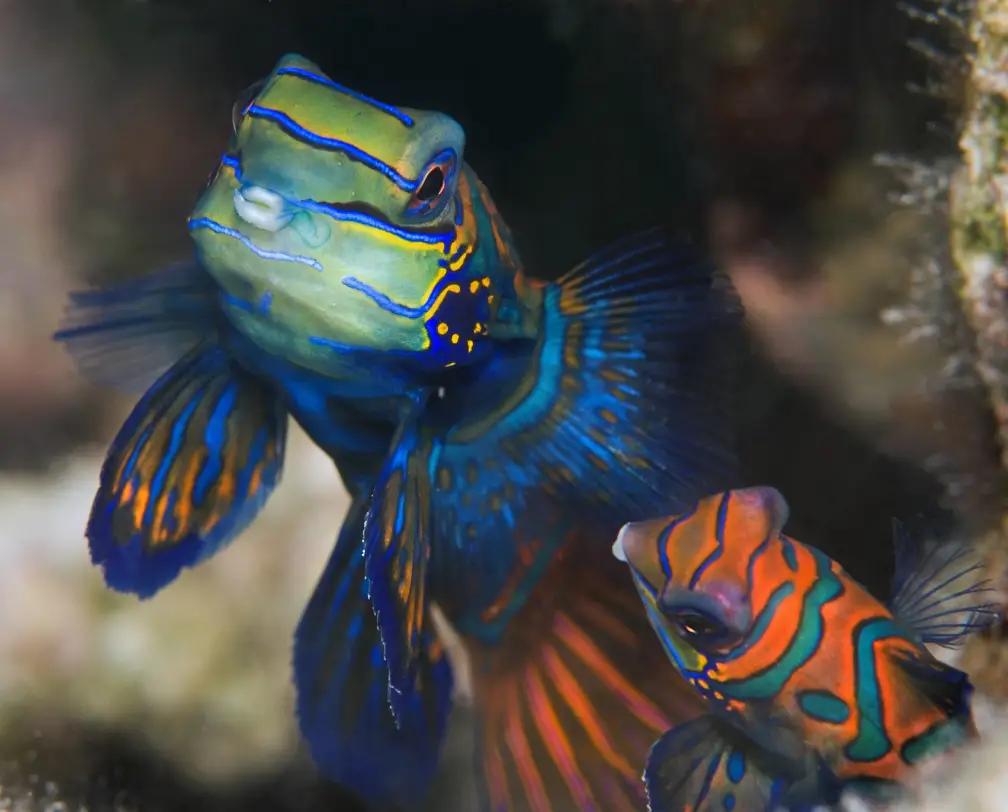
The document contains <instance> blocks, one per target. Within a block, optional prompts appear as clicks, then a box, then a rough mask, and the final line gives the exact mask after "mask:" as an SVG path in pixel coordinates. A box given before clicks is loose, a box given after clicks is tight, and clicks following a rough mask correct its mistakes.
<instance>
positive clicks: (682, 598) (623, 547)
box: [613, 487, 789, 651]
mask: <svg viewBox="0 0 1008 812" xmlns="http://www.w3.org/2000/svg"><path fill="white" fill-rule="evenodd" d="M788 514H789V509H788V505H787V502H786V501H785V499H784V497H783V496H782V495H781V493H780V492H779V491H778V490H776V489H775V488H771V487H754V488H746V489H741V490H736V491H727V492H724V493H720V494H715V495H713V496H709V497H706V498H704V499H701V500H700V501H699V502H698V503H697V505H696V506H695V507H694V508H693V509H692V510H691V511H688V512H686V513H683V514H681V515H678V516H669V517H665V518H662V519H652V520H649V521H643V522H633V523H630V524H627V525H625V526H624V527H623V529H622V530H621V531H620V534H619V537H618V538H617V540H616V543H615V545H614V546H613V552H614V554H615V555H616V557H617V558H619V559H621V560H623V561H626V562H627V563H628V564H629V565H630V567H631V570H632V571H633V572H634V575H635V578H636V580H638V582H639V584H640V585H641V586H642V587H643V588H644V589H645V590H646V591H647V592H649V593H650V594H651V595H652V596H653V600H654V603H655V607H656V608H657V609H659V610H660V612H661V614H662V616H663V618H664V621H665V622H666V623H667V624H668V625H669V626H671V628H672V629H673V630H674V631H675V632H676V633H677V636H678V637H680V638H681V639H682V640H683V641H685V642H687V643H689V644H690V645H691V646H695V647H696V648H698V649H700V650H706V651H713V650H715V649H720V648H723V647H727V646H731V645H733V644H734V643H735V642H737V641H738V640H739V639H741V638H742V637H743V636H744V635H745V634H746V632H747V631H748V630H749V627H750V625H751V623H752V605H751V597H750V594H749V593H750V589H751V588H752V577H753V574H752V563H753V562H754V560H755V558H756V556H757V555H758V553H759V551H760V549H761V548H765V547H766V545H767V543H768V540H769V539H772V538H776V537H777V535H779V533H780V531H781V529H782V527H783V526H784V524H785V522H786V521H787V518H788Z"/></svg>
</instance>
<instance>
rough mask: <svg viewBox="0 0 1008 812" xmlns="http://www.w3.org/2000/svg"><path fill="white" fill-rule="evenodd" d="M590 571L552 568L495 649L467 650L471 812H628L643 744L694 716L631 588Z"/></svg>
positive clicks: (640, 798)
mask: <svg viewBox="0 0 1008 812" xmlns="http://www.w3.org/2000/svg"><path fill="white" fill-rule="evenodd" d="M576 549H577V551H578V552H580V549H581V548H580V547H578V548H576ZM594 563H597V564H598V565H599V566H598V567H595V566H591V567H586V566H584V564H585V562H584V560H582V559H581V558H580V556H578V559H577V560H575V561H572V560H569V559H568V560H561V561H559V563H558V564H556V565H554V567H553V568H552V569H551V570H550V571H549V573H548V574H547V575H546V576H545V577H544V578H543V579H542V581H541V582H540V583H539V585H538V586H537V587H536V588H535V590H534V592H533V593H532V595H531V596H530V597H529V600H528V609H526V610H525V613H524V614H522V615H519V616H518V617H516V618H515V619H514V620H513V621H512V622H511V624H510V625H509V626H508V628H507V631H506V632H505V635H504V637H503V638H502V639H501V641H500V643H499V645H496V646H489V647H486V648H477V650H476V656H477V657H478V658H479V662H480V663H481V664H482V665H483V669H482V670H481V671H479V674H481V676H480V678H479V681H478V683H477V702H478V703H479V708H480V711H481V716H480V718H481V723H480V727H479V742H480V747H479V748H478V750H477V755H476V774H477V786H478V788H479V793H480V807H479V808H480V810H481V812H504V811H505V810H506V812H575V810H576V811H577V812H582V810H583V811H584V812H636V810H638V809H640V808H641V807H642V806H643V803H644V787H643V784H642V782H641V780H640V775H641V765H642V764H643V763H644V759H645V757H646V755H647V752H648V749H649V748H650V746H651V743H652V742H653V741H654V739H655V738H656V737H657V736H658V735H660V734H661V732H662V731H664V730H665V729H666V728H667V727H669V726H670V725H671V724H672V721H673V720H674V719H676V718H680V717H687V716H689V715H690V714H695V713H696V712H697V710H698V705H697V703H696V700H695V698H694V697H693V695H692V694H691V693H690V691H689V688H688V686H686V684H685V683H684V682H682V681H681V679H680V678H679V677H678V675H677V674H676V672H675V671H674V669H673V668H672V667H671V666H670V665H669V664H668V663H667V661H666V660H665V658H664V656H663V655H662V653H661V652H660V651H658V650H656V649H655V648H654V647H653V646H650V645H648V641H647V637H646V632H647V620H646V618H645V617H644V612H643V608H642V607H641V606H640V603H639V602H636V601H635V600H634V598H635V596H634V595H633V591H632V585H630V586H629V588H627V589H624V588H623V586H621V581H619V580H613V579H611V578H608V577H606V575H610V576H611V575H613V573H612V572H608V573H606V572H604V571H605V570H610V569H611V568H610V567H609V566H608V565H607V563H606V562H604V561H601V560H599V561H597V562H594ZM600 570H601V571H603V572H600ZM624 593H625V594H624ZM612 618H615V622H612Z"/></svg>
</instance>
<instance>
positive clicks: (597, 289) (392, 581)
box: [56, 56, 741, 812]
mask: <svg viewBox="0 0 1008 812" xmlns="http://www.w3.org/2000/svg"><path fill="white" fill-rule="evenodd" d="M234 122H235V128H234V134H233V136H232V138H231V140H230V143H229V145H228V149H227V152H226V154H225V155H224V158H223V159H222V161H221V162H220V165H219V166H218V167H217V169H216V170H215V172H214V173H213V175H212V176H211V178H210V180H209V182H208V184H207V187H206V189H205V190H204V191H203V193H202V195H201V196H200V198H199V200H198V202H197V203H196V205H195V208H194V210H193V212H192V214H191V216H190V218H189V232H190V234H191V236H192V239H193V242H194V246H195V259H194V260H193V261H191V262H188V263H184V264H182V265H179V266H174V267H171V268H167V269H165V270H163V271H159V272H157V273H154V274H150V275H148V276H146V277H141V278H140V279H137V280H134V281H130V282H123V283H119V284H116V285H112V286H109V287H106V288H99V289H94V290H88V291H83V292H79V293H75V294H73V295H72V296H71V301H70V307H69V309H68V312H67V315H66V317H65V319H64V323H63V325H62V326H61V329H60V331H59V332H58V333H57V334H56V338H57V340H59V341H62V342H64V343H65V344H66V345H67V346H68V348H69V350H70V351H71V353H72V354H73V355H74V357H75V358H76V360H77V361H78V364H79V366H80V368H81V369H82V370H83V371H84V373H85V374H87V375H89V376H90V377H92V378H93V379H95V380H98V381H101V382H104V383H108V384H114V385H117V386H120V387H128V388H131V389H135V390H139V391H142V392H143V395H142V397H141V398H140V400H139V402H138V403H137V405H136V407H135V408H134V409H133V411H132V413H131V414H130V416H129V417H128V418H127V420H126V422H125V423H124V425H123V427H122V428H121V429H120V431H119V433H118V435H117V436H116V438H115V440H114V441H113V443H112V445H111V447H110V449H109V452H108V455H107V458H106V461H105V464H104V466H103V468H102V472H101V476H100V482H99V488H98V492H97V495H96V497H95V500H94V504H93V508H92V512H91V516H90V519H89V522H88V528H87V536H88V540H89V545H90V550H91V556H92V560H93V561H94V562H95V563H96V564H97V565H99V566H101V568H102V570H103V572H104V576H105V579H106V582H107V583H108V584H109V585H110V586H111V587H113V588H115V589H117V590H120V591H124V592H130V593H133V594H136V595H138V596H140V597H142V598H146V597H150V596H152V595H154V594H156V593H157V592H158V591H159V590H160V589H162V588H164V587H165V586H167V585H168V584H169V583H171V582H172V581H173V580H174V579H175V578H176V577H177V576H178V575H179V573H180V572H181V571H182V570H183V569H185V568H186V567H191V566H194V565H196V564H198V563H200V562H202V561H204V560H206V559H207V558H209V557H210V556H212V555H213V554H214V553H216V552H217V551H218V550H220V549H222V548H223V547H225V546H226V545H227V544H228V543H230V542H231V541H232V540H233V539H234V538H235V537H236V536H237V535H238V534H240V532H241V531H242V530H243V529H244V528H245V527H246V526H247V525H248V524H249V523H250V522H251V521H252V520H253V519H254V518H255V516H256V515H257V513H258V511H259V510H260V509H261V508H262V506H263V504H265V502H266V500H267V499H268V497H269V495H270V493H271V492H272V490H273V489H274V488H275V486H276V484H277V483H278V482H279V479H280V476H281V473H282V466H283V459H284V449H285V438H286V430H287V424H288V420H289V419H290V418H291V417H293V419H295V420H296V421H297V422H298V423H299V424H300V425H301V426H302V427H303V428H304V430H305V431H306V432H307V433H308V435H309V436H310V437H311V438H312V439H313V441H314V442H315V443H317V444H318V445H319V447H320V448H322V449H323V450H324V451H325V452H326V453H327V454H328V455H329V456H330V457H331V458H332V459H333V461H334V463H335V465H336V467H337V469H338V471H339V473H340V476H341V478H342V480H343V482H344V483H345V485H346V487H347V489H348V490H349V492H350V495H351V499H352V502H351V506H350V509H349V513H348V515H347V517H346V519H345V520H344V522H343V525H342V527H341V528H340V531H339V535H338V538H337V540H336V544H335V546H334V548H333V552H332V554H331V556H330V559H329V561H328V563H327V564H326V567H325V569H324V571H323V573H322V575H321V578H320V580H319V582H318V584H317V586H316V588H315V591H314V592H313V594H312V596H311V598H310V600H309V602H308V605H307V607H306V609H305V612H304V614H303V616H302V618H301V620H300V622H299V624H298V627H297V629H296V631H295V634H294V652H293V671H294V683H295V687H296V689H297V708H296V710H297V715H298V719H299V723H300V728H301V731H302V733H303V735H304V737H305V739H306V740H307V742H308V745H309V748H310V751H311V754H312V756H313V758H314V760H315V761H316V763H317V764H318V765H319V767H320V768H321V769H322V771H323V772H324V773H325V774H326V775H327V776H329V777H330V778H332V779H333V780H335V781H338V782H339V783H341V784H343V785H344V786H346V787H347V788H348V789H350V790H352V791H353V792H355V793H356V794H358V795H360V796H361V797H363V798H364V799H366V800H368V801H370V802H371V803H372V804H373V805H375V806H377V807H378V808H412V807H413V806H415V805H416V803H417V802H418V799H421V798H423V797H424V795H425V794H426V792H427V789H428V787H429V785H430V782H431V779H432V776H433V773H434V770H435V768H436V766H437V763H438V758H439V752H440V746H441V743H442V740H443V737H444V732H445V727H446V724H447V718H448V714H449V712H450V710H451V705H452V689H453V674H452V670H451V666H450V664H449V662H448V660H447V658H446V655H445V650H444V646H443V645H442V642H441V640H440V639H439V638H438V637H437V635H436V633H435V631H434V628H433V624H432V622H431V619H430V610H431V605H432V604H433V603H437V604H438V605H439V607H440V608H441V609H442V611H443V612H444V614H445V615H446V616H447V618H448V619H449V620H450V621H451V622H452V624H453V625H455V627H456V628H457V629H458V630H459V631H460V632H461V634H462V635H463V637H464V639H465V640H466V642H467V643H469V644H470V646H471V647H472V648H473V651H474V655H475V660H476V672H477V680H476V681H477V700H476V701H477V703H478V710H479V718H480V730H481V740H480V741H481V743H480V746H479V747H478V748H477V750H476V753H475V756H474V769H475V771H476V773H477V778H478V784H479V786H480V787H481V796H480V798H481V800H480V802H479V803H480V810H481V811H482V812H490V811H491V810H494V811H496V810H499V809H508V810H513V812H525V810H527V811H528V812H547V810H550V811H551V812H565V810H575V809H576V810H591V809H598V810H603V809H604V810H607V812H608V811H609V810H624V809H625V810H632V809H635V808H638V807H639V805H640V803H641V802H642V801H643V793H642V788H641V785H640V781H639V775H638V770H639V768H638V765H637V758H638V757H639V758H640V759H643V758H644V756H645V754H646V752H647V747H648V746H649V742H650V741H651V740H653V738H654V737H655V736H656V735H658V734H659V733H660V732H661V730H663V729H665V728H666V727H667V726H668V725H670V724H672V722H673V720H674V718H675V717H676V714H677V713H678V712H679V710H680V708H681V706H682V704H683V697H684V694H679V695H675V694H672V693H670V692H668V691H667V685H666V683H667V680H668V678H669V677H672V676H674V670H673V669H672V667H671V666H670V665H669V664H668V663H667V662H666V661H665V658H664V656H663V655H662V654H661V652H660V651H658V650H656V649H655V648H654V647H653V646H647V645H644V644H643V642H642V641H644V640H645V638H644V637H643V636H642V635H640V634H635V633H634V631H633V630H634V629H643V628H645V625H646V616H645V613H644V612H643V610H642V608H641V606H640V603H639V601H637V599H636V597H635V595H634V591H633V587H632V585H631V584H629V583H627V582H626V581H625V580H624V579H621V578H619V577H618V576H619V574H620V573H619V567H618V565H617V564H616V562H613V561H612V560H611V556H609V554H608V549H607V548H608V539H611V537H612V534H613V533H615V532H616V530H617V529H618V528H619V526H620V525H621V524H622V523H623V522H624V521H626V520H627V519H628V518H645V517H647V516H649V515H655V514H656V513H660V512H667V511H669V510H675V509H683V508H684V507H685V506H686V505H688V504H689V503H690V502H691V500H693V499H695V498H696V496H697V495H699V494H701V493H706V492H709V491H710V490H713V489H716V488H718V487H725V486H727V485H730V484H732V483H730V482H727V481H726V480H730V479H731V478H732V477H733V475H734V474H733V471H734V456H733V454H732V451H731V443H730V439H731V437H730V427H731V422H730V419H729V417H730V415H729V409H730V401H731V391H730V385H729V384H730V379H731V367H732V356H733V348H734V335H735V333H736V332H737V328H738V326H739V323H740V320H741V308H740V306H739V303H738V300H737V297H736V296H735V294H734V291H733V290H732V289H731V286H730V284H729V283H728V282H727V280H726V279H725V278H724V277H723V275H721V274H719V273H718V272H717V271H716V270H715V269H713V268H712V267H711V266H710V265H709V264H708V263H707V262H706V261H705V260H704V258H703V257H702V256H701V255H700V253H699V252H698V251H697V250H696V249H694V248H692V247H691V246H690V245H689V244H688V243H686V242H684V241H683V240H681V239H679V238H677V237H675V236H674V235H670V234H669V233H667V232H665V231H664V230H661V229H658V230H651V231H648V232H643V233H641V234H639V235H635V236H633V237H631V238H628V239H626V240H623V241H620V242H618V243H616V244H614V245H612V246H609V247H608V248H605V249H603V250H601V251H599V252H598V253H596V254H595V255H593V256H592V257H590V258H589V259H588V260H586V261H585V262H583V263H582V264H580V265H579V266H577V267H576V268H574V269H572V270H571V271H569V272H568V273H567V274H566V275H564V276H563V277H562V278H561V279H560V280H559V281H558V282H555V283H542V282H536V281H535V280H533V279H530V278H527V277H526V276H525V273H524V271H523V269H522V266H521V262H520V260H519V257H518V254H517V252H516V251H515V249H514V246H513V244H512V238H511V235H510V233H509V232H508V230H507V227H506V226H505V224H504V222H503V220H502V219H501V217H500V215H499V213H498V212H497V210H496V208H495V206H494V204H493V202H492V200H491V198H490V196H489V193H488V192H487V190H486V189H485V188H484V187H483V186H482V184H481V183H480V182H479V180H478V178H477V177H476V175H475V173H474V172H473V171H472V169H471V168H470V167H469V166H468V165H467V164H466V163H465V161H464V159H463V154H462V153H463V147H464V134H463V133H462V130H461V128H460V127H459V126H458V125H457V124H456V123H455V122H454V121H453V120H451V119H450V118H449V117H447V116H445V115H443V114H439V113H426V112H423V111H416V110H408V109H403V108H396V107H392V106H390V105H387V104H384V103H382V102H379V101H376V100H374V99H370V98H367V97H364V96H362V95H361V94H359V93H356V92H354V91H351V90H349V89H348V88H345V87H342V86H340V85H338V84H337V83H335V82H333V81H332V80H331V79H329V78H328V77H327V76H325V75H324V74H323V73H322V72H321V71H320V70H319V69H318V67H317V66H315V65H313V64H312V63H310V62H308V61H307V60H304V59H303V58H301V57H297V56H286V57H284V58H283V59H281V60H280V62H279V63H278V64H277V66H276V67H275V68H274V70H273V71H272V73H271V74H270V75H269V77H268V78H267V79H266V80H264V81H263V82H261V83H257V85H256V86H255V87H253V88H251V89H250V90H249V91H248V92H247V93H245V94H243V97H242V98H241V99H240V100H239V102H238V103H237V104H236V106H235V110H234ZM579 585H580V586H579ZM558 681H559V682H558ZM557 684H562V685H566V686H567V688H566V690H564V691H563V693H561V694H557V693H556V689H555V686H556V685H557ZM659 689H660V690H659ZM530 702H532V703H533V704H531V705H530V704H529V703H530Z"/></svg>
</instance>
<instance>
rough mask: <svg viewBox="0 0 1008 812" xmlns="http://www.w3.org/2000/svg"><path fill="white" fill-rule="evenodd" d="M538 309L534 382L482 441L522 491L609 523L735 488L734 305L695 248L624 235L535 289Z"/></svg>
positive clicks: (655, 233)
mask: <svg viewBox="0 0 1008 812" xmlns="http://www.w3.org/2000/svg"><path fill="white" fill-rule="evenodd" d="M543 307H544V317H543V338H542V340H541V342H540V344H539V347H538V350H537V357H536V365H535V375H534V380H531V381H530V382H529V383H528V384H527V390H526V393H525V396H524V397H523V399H522V401H521V402H520V403H518V404H516V406H515V408H514V409H513V410H512V411H511V413H510V414H508V415H507V416H505V417H504V418H502V420H501V421H500V424H499V425H498V426H497V427H496V428H495V429H494V430H493V431H492V432H489V433H488V434H489V435H491V436H494V437H498V438H499V440H500V444H501V446H502V447H503V448H504V449H505V451H506V453H507V454H508V456H509V457H510V458H511V459H512V460H513V461H514V462H515V463H517V464H519V465H520V466H522V467H523V468H524V469H525V471H526V472H527V473H528V478H529V480H530V482H529V484H532V482H531V480H535V481H537V482H539V483H542V484H543V485H544V486H545V487H547V488H548V489H550V490H552V491H554V492H556V493H557V494H558V495H561V496H563V497H564V498H565V499H567V500H573V501H574V503H575V504H578V505H579V506H583V511H582V515H585V514H584V511H588V513H593V512H594V513H595V515H596V516H597V517H598V518H600V519H602V520H604V521H606V522H609V523H612V522H618V523H624V522H626V521H628V520H635V519H643V518H645V517H649V516H653V515H657V514H661V513H667V512H669V511H670V510H674V509H676V508H677V507H678V508H682V509H686V508H687V507H689V506H690V505H692V504H693V503H694V502H695V501H696V500H697V499H699V498H701V497H703V496H705V495H707V494H709V493H714V492H717V491H719V490H724V489H726V488H730V487H734V486H737V485H738V484H739V482H738V467H737V461H736V458H735V454H734V449H733V418H732V406H733V401H734V391H733V388H732V382H733V378H734V371H735V355H736V350H737V347H738V340H739V335H740V331H739V327H740V325H741V322H742V309H741V304H740V302H739V299H738V297H737V295H736V294H735V291H734V289H733V288H732V286H731V283H730V281H729V280H728V278H727V277H726V276H724V275H723V274H720V273H719V272H717V271H716V270H715V269H714V268H713V267H712V266H711V265H710V264H709V263H708V262H707V261H706V260H704V259H703V258H702V256H701V254H700V253H699V252H698V251H697V250H696V249H695V248H693V247H691V246H690V244H689V243H687V242H685V241H683V240H681V239H679V238H677V237H675V236H673V235H670V234H668V233H666V232H664V231H663V230H660V229H659V230H652V231H648V232H645V233H643V234H640V235H637V236H634V237H631V238H629V239H626V240H623V241H621V242H619V243H616V244H615V245H613V246H611V247H610V248H608V249H606V250H604V251H602V252H600V253H599V254H597V255H595V256H593V257H592V258H590V259H589V260H587V261H586V262H584V263H583V264H582V265H580V266H578V267H576V268H574V269H573V270H572V271H570V272H569V273H568V274H567V275H566V276H564V277H563V278H561V279H560V280H559V281H558V282H557V283H555V284H551V285H548V286H547V287H546V289H545V293H544V300H543ZM614 482H618V486H614V484H613V483H614Z"/></svg>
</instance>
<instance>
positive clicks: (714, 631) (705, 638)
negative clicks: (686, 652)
mask: <svg viewBox="0 0 1008 812" xmlns="http://www.w3.org/2000/svg"><path fill="white" fill-rule="evenodd" d="M672 620H673V622H674V623H675V624H676V626H677V628H678V629H679V633H680V634H681V635H682V636H683V637H684V638H685V639H686V640H688V641H690V642H692V643H696V644H698V645H701V646H710V645H717V644H718V643H723V642H724V641H725V640H727V639H728V638H729V637H731V636H732V633H731V631H730V630H729V629H728V628H727V627H726V626H725V625H724V624H723V623H721V621H719V620H717V619H716V618H713V617H711V616H710V615H708V614H707V613H706V612H701V611H698V610H696V609H683V610H680V611H677V612H673V613H672Z"/></svg>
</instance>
